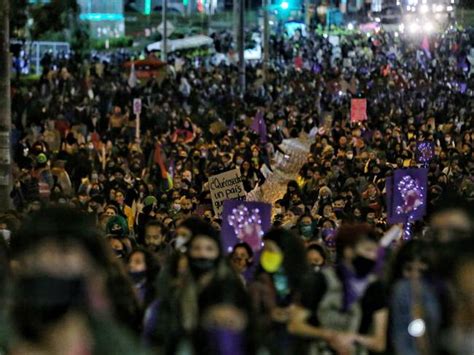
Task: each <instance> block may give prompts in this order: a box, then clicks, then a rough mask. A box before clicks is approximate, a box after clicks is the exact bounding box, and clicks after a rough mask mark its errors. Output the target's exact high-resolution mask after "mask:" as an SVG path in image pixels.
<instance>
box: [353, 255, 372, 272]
mask: <svg viewBox="0 0 474 355" xmlns="http://www.w3.org/2000/svg"><path fill="white" fill-rule="evenodd" d="M352 265H353V266H354V269H355V272H356V275H357V276H358V277H366V276H367V275H368V274H370V272H371V271H372V270H373V269H374V267H375V260H372V259H368V258H366V257H364V256H361V255H358V256H356V257H355V259H354V260H352Z"/></svg>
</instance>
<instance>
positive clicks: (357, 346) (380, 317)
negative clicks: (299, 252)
mask: <svg viewBox="0 0 474 355" xmlns="http://www.w3.org/2000/svg"><path fill="white" fill-rule="evenodd" d="M377 240H378V236H377V235H376V233H375V232H374V230H373V229H371V228H370V227H369V226H367V225H364V224H355V225H344V226H342V227H341V228H340V229H339V231H338V233H337V235H336V253H337V254H336V255H337V256H336V265H335V267H334V268H325V269H323V270H322V271H321V272H320V273H316V274H313V275H312V277H311V278H309V279H308V281H307V284H306V285H305V287H304V288H303V292H302V297H301V304H300V305H297V306H295V307H294V310H293V312H292V313H291V319H290V322H289V325H288V330H289V332H290V333H291V334H293V335H295V336H299V337H303V338H305V339H312V340H311V341H309V342H308V343H307V346H308V348H309V350H310V351H312V352H311V353H312V354H332V353H334V352H335V353H339V354H362V353H365V352H367V351H374V352H383V351H385V348H386V331H387V323H388V310H387V306H386V302H385V297H384V295H385V292H384V288H383V286H382V284H381V282H380V281H378V280H377V277H376V276H375V275H374V269H375V266H376V259H377V250H378V242H377Z"/></svg>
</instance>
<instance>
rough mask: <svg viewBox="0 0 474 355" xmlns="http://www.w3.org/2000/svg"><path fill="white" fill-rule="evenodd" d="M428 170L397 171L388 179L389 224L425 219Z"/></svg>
mask: <svg viewBox="0 0 474 355" xmlns="http://www.w3.org/2000/svg"><path fill="white" fill-rule="evenodd" d="M427 184H428V169H425V168H414V169H397V170H395V172H394V175H393V178H390V179H387V185H386V186H387V217H388V222H389V223H391V224H393V223H407V222H409V221H417V220H420V219H422V218H423V216H424V215H425V213H426V194H427V188H428V186H427Z"/></svg>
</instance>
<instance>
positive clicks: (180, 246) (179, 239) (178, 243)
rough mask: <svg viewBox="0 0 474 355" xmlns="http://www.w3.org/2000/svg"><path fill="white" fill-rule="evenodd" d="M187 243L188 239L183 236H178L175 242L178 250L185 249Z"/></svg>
mask: <svg viewBox="0 0 474 355" xmlns="http://www.w3.org/2000/svg"><path fill="white" fill-rule="evenodd" d="M187 242H188V238H186V237H183V236H182V235H178V236H177V237H176V242H175V248H176V250H181V249H183V248H184V246H185V245H186V243H187Z"/></svg>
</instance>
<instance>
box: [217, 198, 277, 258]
mask: <svg viewBox="0 0 474 355" xmlns="http://www.w3.org/2000/svg"><path fill="white" fill-rule="evenodd" d="M271 213H272V206H271V205H270V204H267V203H263V202H247V201H238V200H227V201H224V210H223V212H222V228H221V240H222V246H223V248H224V251H225V253H230V252H231V251H232V248H233V247H234V245H235V244H237V243H241V242H245V243H247V244H248V245H250V247H251V248H252V249H253V251H254V253H255V254H257V253H258V252H259V251H260V249H261V248H262V237H263V234H264V233H266V232H267V231H268V230H269V229H270V227H271Z"/></svg>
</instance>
